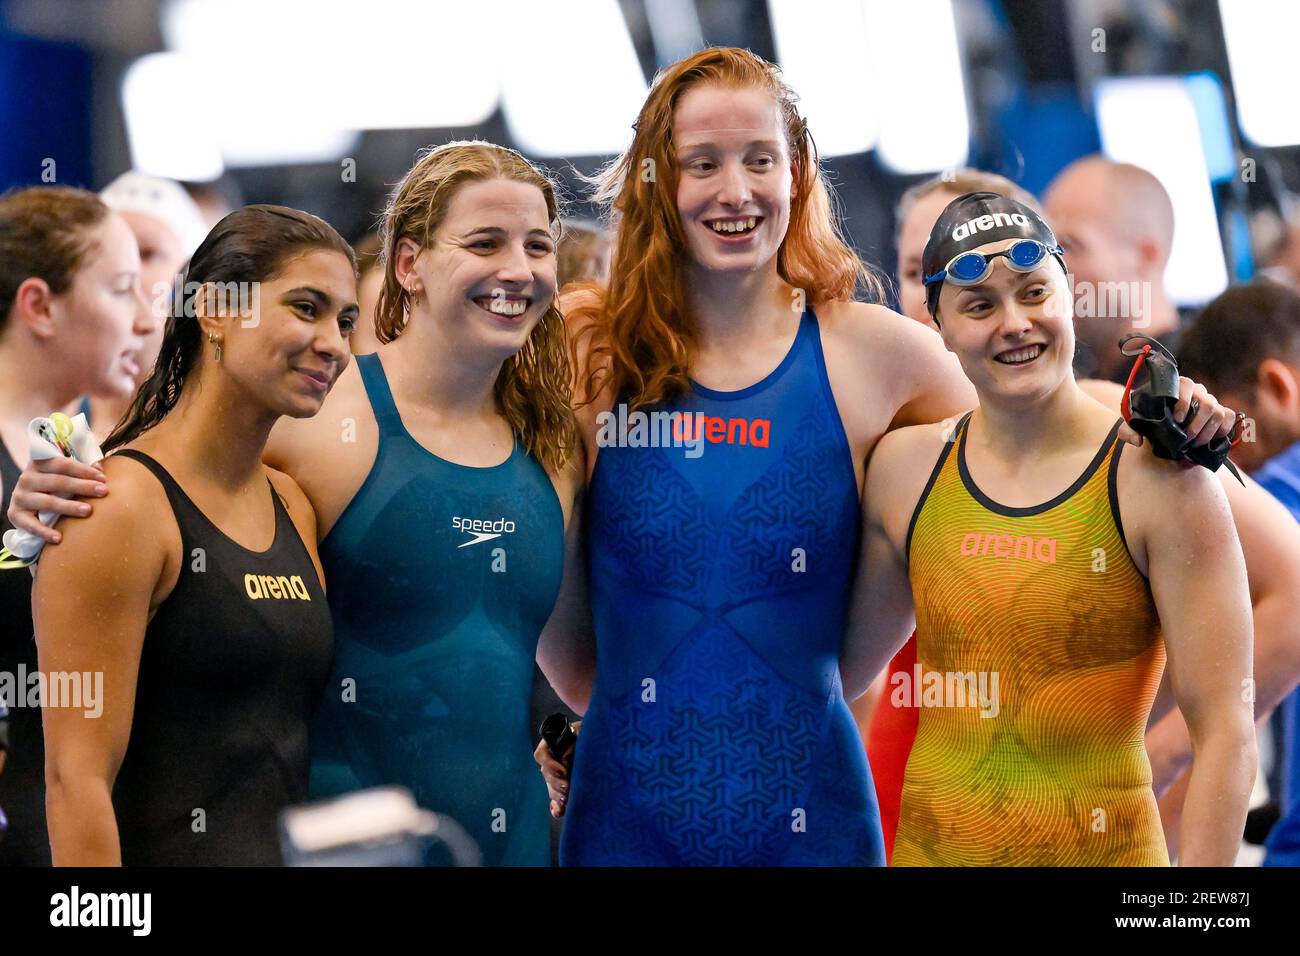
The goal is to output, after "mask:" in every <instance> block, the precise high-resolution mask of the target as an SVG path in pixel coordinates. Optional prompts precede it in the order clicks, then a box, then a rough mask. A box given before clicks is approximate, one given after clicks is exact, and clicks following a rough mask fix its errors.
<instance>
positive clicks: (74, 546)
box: [32, 455, 182, 617]
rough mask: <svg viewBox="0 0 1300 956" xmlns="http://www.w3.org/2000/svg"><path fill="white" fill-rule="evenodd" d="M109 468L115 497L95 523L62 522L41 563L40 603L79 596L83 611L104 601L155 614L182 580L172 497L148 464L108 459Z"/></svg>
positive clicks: (99, 508) (36, 599)
mask: <svg viewBox="0 0 1300 956" xmlns="http://www.w3.org/2000/svg"><path fill="white" fill-rule="evenodd" d="M102 467H103V469H104V477H105V479H106V483H107V484H108V485H110V486H111V487H112V489H113V493H112V494H111V495H109V496H107V497H105V498H103V499H102V500H97V501H96V502H95V509H94V511H93V512H92V513H91V514H90V515H89V516H88V517H85V518H80V519H78V520H76V521H63V522H60V525H59V530H60V531H61V532H62V533H63V540H62V542H61V543H60V544H59V545H58V546H57V547H52V548H47V549H46V550H45V551H44V553H43V554H42V556H41V561H40V564H39V565H38V571H37V574H36V578H35V581H34V583H33V590H32V599H33V603H34V604H40V603H43V599H44V598H45V597H46V596H47V595H48V596H49V597H51V598H53V597H54V596H55V595H57V594H60V593H75V594H76V595H77V601H76V603H77V604H78V605H80V606H83V607H91V606H94V605H95V604H96V602H97V601H102V602H103V603H104V605H105V609H107V607H108V605H113V604H119V603H120V604H122V605H125V606H130V607H134V608H136V609H137V611H141V612H143V613H146V614H148V613H152V612H153V611H154V610H155V609H157V607H158V606H159V605H160V604H162V602H163V601H165V600H166V599H167V597H168V595H170V594H171V591H172V589H173V588H174V587H175V586H176V580H177V578H178V576H179V574H180V561H181V549H182V544H181V534H180V528H179V526H178V525H177V523H176V519H175V516H174V514H173V512H172V507H171V503H170V502H169V501H168V499H167V492H166V490H165V489H164V488H163V486H162V484H161V483H160V482H159V480H158V479H157V478H156V477H155V476H154V474H153V473H152V472H151V471H149V469H148V468H147V467H146V466H145V465H144V464H142V463H141V462H138V461H134V460H131V459H128V458H126V457H125V456H122V455H109V456H108V457H107V458H105V459H104V461H103V463H102ZM65 585H67V587H65ZM47 606H48V605H47ZM36 613H37V615H38V617H39V616H41V612H40V611H39V610H38V611H37V612H36Z"/></svg>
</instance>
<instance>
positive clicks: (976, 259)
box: [925, 239, 1065, 286]
mask: <svg viewBox="0 0 1300 956" xmlns="http://www.w3.org/2000/svg"><path fill="white" fill-rule="evenodd" d="M1064 254H1065V252H1064V250H1063V249H1062V248H1061V247H1060V246H1048V245H1046V244H1045V243H1042V242H1039V241H1038V240H1037V239H1020V240H1017V241H1016V242H1013V243H1012V244H1011V245H1009V246H1007V248H1005V249H1003V250H1002V251H1001V252H962V253H959V254H958V255H955V256H953V257H952V258H951V259H949V260H948V265H947V266H945V267H944V268H943V270H942V271H940V272H936V273H935V274H934V275H932V276H926V278H925V285H934V284H935V283H936V282H945V281H946V282H951V283H952V284H953V285H962V286H965V285H978V284H979V283H981V282H983V281H984V280H985V279H987V278H988V277H989V275H990V274H991V273H992V272H993V260H994V259H1006V260H1007V268H1008V269H1011V270H1012V271H1013V272H1033V271H1034V270H1035V269H1037V268H1038V267H1039V266H1041V265H1042V264H1043V260H1044V259H1046V258H1047V257H1048V256H1052V255H1056V256H1059V255H1064Z"/></svg>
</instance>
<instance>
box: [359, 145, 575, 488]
mask: <svg viewBox="0 0 1300 956" xmlns="http://www.w3.org/2000/svg"><path fill="white" fill-rule="evenodd" d="M490 179H506V180H510V181H511V182H518V183H526V184H527V185H530V186H536V187H537V188H538V189H539V190H541V193H542V196H543V197H544V198H545V200H546V218H547V220H548V222H549V223H550V227H551V231H552V233H553V234H554V235H555V236H556V238H557V239H558V237H559V233H560V208H559V200H558V199H557V196H556V190H555V185H554V184H553V183H552V181H551V179H550V178H549V177H548V176H547V175H546V174H545V173H544V172H542V171H541V170H540V169H538V168H537V167H536V166H534V165H533V164H532V163H530V162H528V160H526V159H524V157H523V156H521V155H519V154H518V153H517V152H515V151H514V150H512V149H506V148H505V147H504V146H497V145H495V144H493V143H484V142H478V141H473V142H455V143H447V144H445V145H443V146H438V147H435V148H432V149H429V150H426V151H424V152H423V153H421V154H420V156H419V158H418V159H417V160H416V163H415V165H414V166H413V167H412V168H411V171H410V172H408V173H407V174H406V175H405V176H404V177H403V178H402V181H401V182H400V183H398V184H397V186H396V188H395V189H394V190H393V192H392V195H391V196H390V197H389V200H388V206H387V208H386V209H385V211H384V219H383V223H382V225H381V226H380V228H379V238H380V247H381V251H380V256H381V257H382V261H383V266H384V284H383V288H382V289H380V292H379V300H378V301H377V302H376V303H375V333H376V335H377V336H378V338H379V341H380V342H391V341H393V340H394V339H395V338H397V337H398V336H399V335H401V334H402V330H403V329H405V328H406V323H407V322H408V321H410V313H411V293H410V292H409V291H408V290H407V289H406V288H404V287H403V286H402V284H401V283H400V282H398V280H397V273H396V270H395V268H394V262H395V261H396V258H397V245H398V243H400V242H401V241H402V240H403V239H410V240H411V241H412V242H414V243H415V244H416V245H417V246H419V247H420V248H421V249H423V248H427V247H428V245H429V243H430V241H431V240H432V238H433V236H434V233H436V232H437V230H438V227H439V226H441V225H442V222H443V220H444V219H445V218H446V216H447V210H448V209H449V208H450V207H451V201H452V199H453V197H455V195H456V193H457V192H459V191H460V189H461V188H462V187H463V186H466V185H468V184H470V183H477V182H484V181H486V180H490ZM494 390H495V396H496V405H497V409H498V411H499V412H500V413H501V414H502V415H503V416H504V417H505V419H506V420H507V421H508V422H509V423H510V427H511V429H512V430H513V431H514V433H515V437H516V438H517V439H518V440H519V442H520V444H522V445H523V446H524V447H525V448H526V449H527V450H528V452H529V453H530V454H532V455H533V456H535V457H536V458H537V459H538V461H540V462H541V463H542V464H543V465H544V466H545V467H547V468H548V469H550V470H552V471H558V470H559V469H561V468H562V467H563V466H564V464H565V463H566V462H567V461H568V460H569V457H570V456H571V455H572V454H573V450H574V448H575V447H576V443H577V438H578V430H577V422H576V420H575V419H574V416H573V407H572V395H573V366H572V364H571V362H570V359H569V347H568V342H567V339H566V335H565V330H564V320H563V318H562V317H561V316H560V310H559V308H558V307H557V305H556V303H555V302H554V301H552V303H551V305H550V307H549V308H547V310H546V314H545V315H543V316H542V318H541V321H540V322H538V323H537V326H536V327H535V328H534V329H533V331H532V333H531V334H530V335H529V336H528V341H527V342H525V343H524V347H523V348H522V349H520V350H519V352H518V353H516V354H515V355H514V356H512V357H511V358H510V359H508V360H507V361H506V362H505V363H504V364H503V365H502V366H501V372H500V374H499V375H498V376H497V380H496V384H495V387H494Z"/></svg>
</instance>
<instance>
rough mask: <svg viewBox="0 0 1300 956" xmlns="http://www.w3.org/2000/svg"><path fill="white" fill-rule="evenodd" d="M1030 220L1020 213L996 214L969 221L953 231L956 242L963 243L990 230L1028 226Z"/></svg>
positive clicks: (977, 217)
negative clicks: (979, 233)
mask: <svg viewBox="0 0 1300 956" xmlns="http://www.w3.org/2000/svg"><path fill="white" fill-rule="evenodd" d="M1028 225H1029V219H1028V218H1027V217H1026V216H1025V215H1024V214H1023V213H1018V212H1011V213H1007V212H995V213H992V214H989V215H984V216H976V217H975V218H974V219H967V220H966V221H965V222H963V223H962V224H961V225H959V226H957V227H956V228H955V229H953V231H952V238H953V241H954V242H961V241H962V240H963V239H966V238H969V237H970V236H973V235H975V233H977V232H985V231H987V230H989V229H997V228H998V227H1000V226H1028Z"/></svg>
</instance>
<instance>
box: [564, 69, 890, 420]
mask: <svg viewBox="0 0 1300 956" xmlns="http://www.w3.org/2000/svg"><path fill="white" fill-rule="evenodd" d="M705 85H717V86H722V87H725V88H729V89H737V90H747V89H757V90H761V91H763V92H765V93H767V94H769V95H771V96H772V98H773V99H774V100H775V101H776V103H777V106H778V108H779V109H780V113H781V121H782V125H783V127H784V131H785V138H786V145H787V147H788V149H789V151H790V165H791V167H792V169H793V172H794V177H795V181H794V191H793V194H792V195H791V197H790V224H789V227H788V229H787V231H786V235H785V238H784V240H783V241H782V243H781V248H780V250H779V251H778V252H777V272H778V274H779V275H780V276H781V278H782V279H783V280H784V281H785V282H787V283H788V284H789V285H791V286H793V287H794V288H796V289H801V290H803V292H804V295H805V297H806V300H807V301H808V302H810V303H816V302H825V301H831V300H845V299H851V298H853V297H854V295H855V294H856V293H857V292H858V291H860V290H861V291H863V292H866V293H869V294H870V295H872V296H875V297H877V298H879V297H880V296H881V295H882V294H883V290H882V286H881V283H880V280H879V279H878V278H877V276H876V275H875V274H874V273H873V272H872V271H871V270H870V269H868V268H867V266H866V264H865V263H864V262H863V261H862V260H861V258H859V257H858V255H857V254H856V253H855V252H854V251H853V250H852V249H851V248H850V247H849V244H848V242H847V241H845V239H844V236H843V235H842V233H841V232H840V228H839V221H838V216H837V215H836V213H835V210H834V208H833V207H832V202H831V193H830V190H829V189H828V187H827V185H826V182H825V179H824V177H823V175H822V172H821V168H820V163H819V159H818V156H817V151H816V147H815V146H814V144H813V142H812V137H811V136H810V135H809V134H808V125H807V123H805V122H804V120H803V118H802V117H801V116H800V115H799V111H798V109H797V108H796V106H795V96H794V93H793V92H792V91H791V90H790V88H789V87H788V86H786V84H785V82H784V80H782V78H781V73H780V70H779V69H778V68H777V67H776V66H774V65H773V64H771V63H768V62H767V61H766V60H764V59H762V58H761V57H758V56H755V55H754V54H753V53H751V52H749V51H748V50H741V49H737V48H734V47H719V48H713V49H708V50H701V51H700V52H698V53H695V54H693V55H691V56H688V57H686V58H685V59H683V60H680V61H678V62H677V63H674V64H673V65H672V66H669V67H667V68H665V69H664V70H663V71H662V72H660V74H659V75H658V76H657V77H656V78H655V82H654V85H653V86H652V87H651V90H650V95H649V96H648V97H647V98H646V101H645V104H644V105H643V106H642V107H641V112H640V115H639V116H638V117H637V122H636V125H635V126H634V129H635V131H636V133H635V136H634V137H633V139H632V144H631V146H629V147H628V149H627V151H626V152H625V153H623V155H622V156H620V157H619V158H618V159H616V160H615V161H614V162H613V163H611V164H610V165H609V166H608V167H607V168H606V169H605V170H604V172H603V173H601V174H600V176H598V177H597V178H596V180H595V183H596V187H597V188H596V195H595V198H596V199H597V200H598V201H600V202H602V203H604V204H605V205H606V207H607V209H608V216H609V219H610V222H611V224H612V225H613V226H614V227H615V229H616V235H615V242H614V252H613V256H612V259H611V263H610V281H609V284H608V287H607V288H604V289H602V288H600V287H599V286H595V285H590V286H587V289H588V291H590V292H592V293H594V294H593V295H590V296H587V297H584V300H583V301H582V304H581V305H580V306H577V307H575V308H573V309H571V310H570V314H569V316H568V318H569V319H570V320H571V321H574V324H575V325H576V326H577V327H578V328H579V329H581V334H579V335H575V338H574V348H575V360H576V356H577V355H578V354H579V349H578V343H579V342H580V341H590V349H589V351H588V352H587V357H586V364H585V366H584V367H583V368H582V369H581V371H580V378H581V383H582V391H583V393H584V394H583V400H584V401H591V400H592V399H593V398H594V397H595V396H596V395H597V394H598V393H599V392H600V390H601V389H602V388H605V387H606V386H608V387H610V388H611V390H612V391H613V393H614V394H615V396H618V397H621V398H623V400H626V401H627V402H628V403H629V404H630V405H631V406H632V407H636V406H638V405H654V404H659V403H662V402H664V401H666V400H668V399H671V398H673V397H675V396H677V395H680V394H682V393H684V392H685V391H687V390H688V389H689V388H690V376H689V368H690V364H691V357H692V354H693V353H694V351H695V343H696V335H697V333H696V329H695V326H694V323H693V322H692V320H691V317H690V314H689V309H688V304H687V301H688V300H687V296H686V289H685V286H684V284H683V280H682V276H683V273H684V271H685V270H684V268H683V266H684V265H685V264H686V261H687V255H688V254H687V252H686V249H687V246H686V235H685V232H684V230H683V228H682V223H681V218H680V217H679V215H678V212H677V188H676V184H677V179H678V175H679V173H680V170H679V167H678V165H677V155H676V149H675V146H674V142H673V135H672V133H673V114H674V112H675V110H676V108H677V104H678V103H679V102H680V101H681V98H682V96H684V95H685V94H686V93H687V92H688V91H689V90H691V89H694V88H696V87H698V86H705ZM647 169H649V170H653V171H654V173H655V175H654V176H653V177H649V178H647V177H646V176H645V175H644V171H645V170H647ZM575 320H576V321H575Z"/></svg>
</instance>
